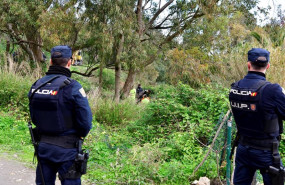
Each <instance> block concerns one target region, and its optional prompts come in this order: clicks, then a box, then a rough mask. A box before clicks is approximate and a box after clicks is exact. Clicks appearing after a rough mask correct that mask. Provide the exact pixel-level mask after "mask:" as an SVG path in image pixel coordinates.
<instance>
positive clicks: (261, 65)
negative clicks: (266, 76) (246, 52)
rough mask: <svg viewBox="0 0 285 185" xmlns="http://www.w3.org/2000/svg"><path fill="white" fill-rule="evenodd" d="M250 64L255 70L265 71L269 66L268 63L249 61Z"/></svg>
mask: <svg viewBox="0 0 285 185" xmlns="http://www.w3.org/2000/svg"><path fill="white" fill-rule="evenodd" d="M249 62H250V63H251V66H252V67H253V69H255V70H263V69H265V68H266V67H267V65H268V62H258V61H254V62H251V61H249Z"/></svg>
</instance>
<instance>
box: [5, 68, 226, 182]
mask: <svg viewBox="0 0 285 185" xmlns="http://www.w3.org/2000/svg"><path fill="white" fill-rule="evenodd" d="M0 75H3V78H1V80H0V84H3V86H4V84H6V85H7V83H8V82H9V83H11V84H14V85H13V86H10V88H5V90H6V89H7V90H6V91H5V94H1V96H0V98H1V99H3V101H2V102H3V103H2V104H1V106H2V107H3V108H2V111H4V112H2V113H1V117H0V127H1V140H0V143H1V147H3V148H5V151H10V152H14V153H17V154H19V155H20V156H21V157H22V156H23V157H22V159H23V160H25V161H30V162H31V161H32V151H33V148H32V145H31V144H30V142H29V134H28V129H27V122H26V121H27V114H28V112H27V111H28V109H27V103H28V101H27V97H26V94H27V92H28V89H29V87H30V86H31V84H32V82H33V80H32V79H31V78H28V77H25V78H22V77H20V76H18V75H15V74H9V75H8V74H6V73H3V72H1V73H0ZM4 76H9V78H8V77H7V78H4ZM10 79H13V81H14V82H12V81H11V80H10ZM82 80H83V81H86V82H83V83H88V82H87V81H88V79H86V78H85V79H82ZM20 89H24V90H20ZM152 90H153V94H154V96H156V97H155V98H154V100H153V101H152V102H151V103H150V104H148V105H146V106H145V105H140V104H139V105H137V104H135V102H134V100H131V99H126V100H124V101H122V102H121V103H119V104H117V103H115V102H113V101H111V100H108V99H99V100H98V101H97V103H96V104H93V102H92V101H91V102H90V104H91V106H92V110H95V114H94V115H95V116H94V118H95V119H94V122H93V129H92V131H91V133H90V134H89V135H88V137H87V139H86V142H85V147H86V148H88V150H89V151H90V153H91V155H90V162H89V173H88V175H87V176H86V177H85V178H87V179H88V180H89V181H91V182H97V183H100V184H118V183H130V184H132V183H135V184H137V183H138V184H139V183H146V184H151V183H159V184H185V183H187V182H188V178H189V176H190V175H191V173H192V172H193V169H194V168H195V167H196V166H197V164H198V163H199V162H200V161H201V160H202V157H203V155H204V154H205V152H206V151H207V150H206V148H205V147H204V146H203V145H201V144H200V143H199V142H198V141H202V142H203V143H204V144H205V145H208V144H209V143H210V142H211V141H210V139H211V137H212V136H213V134H214V133H215V128H216V127H217V123H218V120H219V116H220V114H221V113H222V112H225V111H226V109H227V101H226V93H227V90H226V89H224V88H216V89H213V88H211V87H210V86H205V87H203V88H202V89H201V90H195V89H193V88H191V87H190V86H188V85H184V84H179V85H178V87H177V88H174V87H173V86H168V85H160V86H157V87H156V88H154V89H152ZM17 91H19V93H13V92H17ZM88 92H89V93H90V92H91V91H88ZM88 92H87V93H88ZM7 94H13V98H10V100H13V101H8V100H7V98H6V96H7ZM217 94H218V96H217ZM11 96H12V95H11ZM4 100H6V101H4ZM20 103H21V104H20ZM7 105H9V106H7ZM4 107H6V108H4ZM7 107H8V108H7ZM217 110H218V111H217ZM5 112H11V113H5ZM8 128H9V129H8ZM12 136H13V137H12ZM195 138H197V139H195ZM206 169H207V170H206ZM216 169H217V168H216V163H215V158H214V156H213V157H212V159H210V160H208V161H207V163H206V164H205V165H204V167H203V168H201V169H200V170H199V171H198V173H197V174H196V177H199V176H204V175H206V176H208V177H210V178H214V177H216V176H217V171H216Z"/></svg>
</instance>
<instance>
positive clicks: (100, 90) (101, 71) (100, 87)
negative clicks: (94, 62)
mask: <svg viewBox="0 0 285 185" xmlns="http://www.w3.org/2000/svg"><path fill="white" fill-rule="evenodd" d="M103 69H104V67H103V61H101V63H100V69H99V88H98V94H101V92H102V86H103Z"/></svg>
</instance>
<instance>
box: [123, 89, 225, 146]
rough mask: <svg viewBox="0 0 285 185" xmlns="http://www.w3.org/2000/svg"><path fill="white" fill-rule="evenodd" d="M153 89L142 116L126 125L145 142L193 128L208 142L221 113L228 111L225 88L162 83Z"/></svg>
mask: <svg viewBox="0 0 285 185" xmlns="http://www.w3.org/2000/svg"><path fill="white" fill-rule="evenodd" d="M154 91H155V94H156V99H155V100H154V101H153V102H152V103H150V104H149V106H148V107H147V108H146V111H145V112H144V114H143V116H142V118H141V119H139V120H137V121H135V122H134V123H133V124H131V125H130V126H129V127H128V128H129V130H130V132H134V133H135V134H134V136H135V137H139V138H140V139H142V140H143V141H144V142H151V141H152V139H155V138H159V137H167V136H168V135H169V134H171V133H174V132H180V131H189V130H191V129H195V133H196V134H197V136H198V137H199V138H204V139H203V140H205V144H207V140H208V137H210V135H212V131H213V128H214V126H215V125H216V124H215V123H217V122H218V120H219V118H220V115H221V113H223V112H226V111H227V102H228V100H227V90H226V89H224V88H220V89H212V88H211V87H208V86H206V87H204V88H202V89H199V90H195V89H192V88H190V87H189V86H188V85H184V84H179V85H178V86H177V87H173V86H164V87H159V88H157V89H156V90H154Z"/></svg>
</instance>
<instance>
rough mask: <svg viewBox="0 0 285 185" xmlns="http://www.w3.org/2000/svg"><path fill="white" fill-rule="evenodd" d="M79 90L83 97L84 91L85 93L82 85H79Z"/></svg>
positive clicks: (84, 95)
mask: <svg viewBox="0 0 285 185" xmlns="http://www.w3.org/2000/svg"><path fill="white" fill-rule="evenodd" d="M79 92H80V94H81V95H82V96H83V97H86V93H85V91H84V89H83V87H81V89H79Z"/></svg>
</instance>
